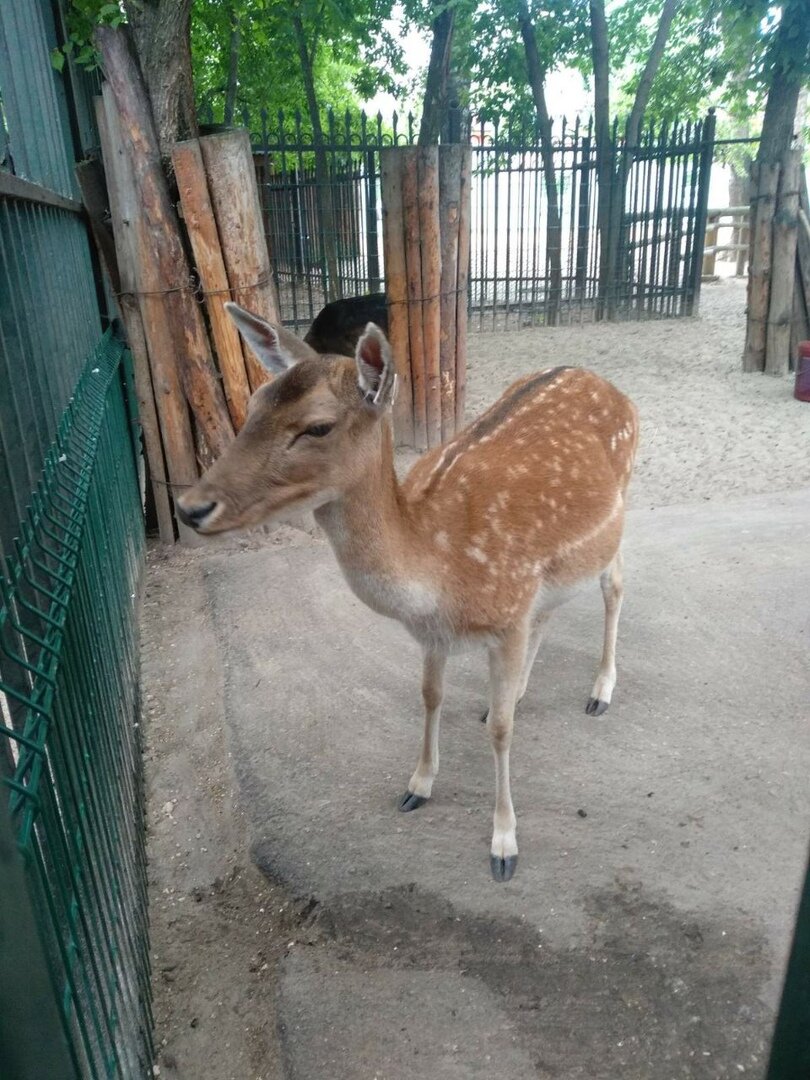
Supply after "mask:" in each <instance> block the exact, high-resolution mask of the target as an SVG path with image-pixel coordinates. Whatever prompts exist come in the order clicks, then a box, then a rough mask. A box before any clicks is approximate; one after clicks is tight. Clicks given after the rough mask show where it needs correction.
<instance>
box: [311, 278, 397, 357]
mask: <svg viewBox="0 0 810 1080" xmlns="http://www.w3.org/2000/svg"><path fill="white" fill-rule="evenodd" d="M370 322H373V323H376V324H377V326H379V327H380V329H381V330H383V331H384V332H385V333H386V334H387V333H388V308H387V307H386V303H385V293H372V294H371V295H370V296H350V297H346V298H345V299H343V300H333V301H332V303H331V304H327V305H326V307H325V308H323V309H322V310H321V311H320V312H318V314H317V316H316V317H315V321H314V322H313V324H312V326H310V328H309V330H307V333H306V335H305V337H304V341H305V342H306V343H307V345H311V346H312V348H313V349H314V350H315V352H319V353H337V354H338V356H354V352H355V349H356V347H357V342H358V341H359V340H360V337H361V336H362V334H363V331H364V330H365V328H366V326H367V325H368V324H369V323H370Z"/></svg>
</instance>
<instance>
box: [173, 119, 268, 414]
mask: <svg viewBox="0 0 810 1080" xmlns="http://www.w3.org/2000/svg"><path fill="white" fill-rule="evenodd" d="M172 164H173V165H174V174H175V177H176V179H177V188H178V191H179V193H180V204H181V206H182V207H183V221H184V223H185V226H186V231H187V233H188V236H189V240H190V241H191V249H192V251H193V252H194V261H195V263H196V264H197V273H198V275H199V278H200V284H201V285H202V289H203V293H204V294H205V306H206V309H207V311H208V319H209V322H210V325H211V336H212V338H213V341H214V347H215V348H216V352H217V359H218V361H219V370H220V371H221V372H222V382H223V386H224V389H225V400H226V402H227V403H228V411H229V413H230V415H231V420H232V421H233V426H234V429H235V430H236V431H239V430H241V428H242V427H243V426H244V423H245V420H246V419H247V405H248V399H249V398H250V384H249V383H248V377H247V371H246V369H245V361H244V357H243V355H242V343H241V339H240V337H239V331H238V330H237V329H236V326H235V325H234V323H233V320H232V319H231V318H230V316H229V315H228V313H227V311H226V310H225V303H226V301H227V300H229V299H230V291H229V285H228V274H227V271H226V269H225V261H224V259H223V257H222V249H221V248H220V243H219V235H218V233H217V225H216V221H215V219H214V211H213V207H212V206H211V198H210V196H209V193H208V181H207V179H206V176H205V166H204V164H203V158H202V151H201V150H200V143H199V140H198V139H189V140H188V141H187V142H181V143H177V144H176V145H175V146H174V147H173V148H172Z"/></svg>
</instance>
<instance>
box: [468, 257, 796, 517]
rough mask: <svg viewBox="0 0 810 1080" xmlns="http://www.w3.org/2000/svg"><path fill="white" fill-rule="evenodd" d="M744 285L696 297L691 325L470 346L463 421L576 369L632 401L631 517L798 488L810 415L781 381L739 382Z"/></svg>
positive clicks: (565, 331) (754, 378)
mask: <svg viewBox="0 0 810 1080" xmlns="http://www.w3.org/2000/svg"><path fill="white" fill-rule="evenodd" d="M744 312H745V283H744V281H742V280H738V279H733V278H732V279H730V280H726V281H719V282H717V283H715V284H710V285H704V287H703V291H702V296H701V314H700V316H699V317H697V318H692V319H670V320H665V321H660V322H643V323H641V322H634V323H610V324H605V323H602V324H598V325H597V324H594V325H590V326H582V327H561V328H559V329H548V330H542V329H539V330H524V331H515V332H513V333H502V334H471V335H470V337H469V362H468V372H469V374H468V399H467V406H468V414H469V416H470V417H471V418H472V417H474V416H475V415H477V414H478V413H479V412H480V411H481V409H482V408H484V406H486V405H488V404H489V403H490V402H491V401H492V400H493V399H494V398H496V397H497V396H498V394H500V393H501V392H502V391H503V390H504V389H505V388H506V387H507V386H508V385H509V383H510V382H512V381H513V380H514V379H515V378H517V377H518V376H520V375H524V374H527V373H529V372H531V371H535V370H538V369H540V368H542V367H544V366H546V365H549V364H573V365H576V366H581V367H588V368H591V369H592V370H594V371H596V372H598V373H599V374H600V375H604V376H605V378H607V379H610V380H611V381H612V382H614V383H615V384H616V386H618V387H619V389H621V390H623V391H625V392H626V393H627V394H629V395H630V397H632V399H633V401H635V403H636V405H637V406H638V408H639V411H640V413H641V424H642V428H641V432H642V434H641V443H640V447H639V455H638V458H637V462H636V471H635V476H634V480H633V484H632V488H631V490H632V493H633V494H632V500H631V505H634V506H647V507H651V506H666V505H670V504H672V503H682V502H696V501H701V500H705V499H723V498H728V497H731V496H735V495H753V494H763V493H765V492H768V491H783V490H785V489H787V488H791V487H797V486H799V485H801V484H806V483H808V482H810V454H808V453H807V448H808V445H810V442H808V439H810V408H808V407H807V405H806V404H805V403H803V402H798V401H796V400H795V399H794V398H793V397H792V390H793V386H792V379H790V380H788V379H779V378H776V379H775V378H770V377H767V376H764V375H744V374H743V373H742V371H741V370H740V358H741V356H742V350H743V342H744V336H745V314H744Z"/></svg>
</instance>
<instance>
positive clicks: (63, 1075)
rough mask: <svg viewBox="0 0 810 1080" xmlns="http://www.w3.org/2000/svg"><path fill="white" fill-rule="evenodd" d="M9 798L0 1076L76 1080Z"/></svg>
mask: <svg viewBox="0 0 810 1080" xmlns="http://www.w3.org/2000/svg"><path fill="white" fill-rule="evenodd" d="M7 794H8V793H7V790H6V789H5V788H3V787H0V1003H2V1005H1V1007H0V1076H2V1077H3V1080H45V1078H46V1077H54V1078H56V1077H59V1078H60V1080H70V1078H71V1077H74V1076H76V1075H77V1073H76V1070H75V1068H74V1065H73V1062H72V1061H71V1056H70V1052H69V1049H68V1043H67V1040H66V1039H65V1034H64V1031H63V1029H62V1024H61V1022H60V1019H59V1013H58V1011H57V1008H56V1000H57V999H56V995H55V993H54V988H53V986H52V985H51V978H50V974H49V971H48V963H47V959H46V957H45V952H44V950H43V948H42V942H41V940H40V936H39V932H38V930H37V926H36V923H35V921H34V912H33V908H32V905H31V897H30V894H29V889H28V881H27V875H26V872H25V865H24V862H23V858H22V856H21V854H20V852H19V851H18V850H17V845H16V844H15V842H14V836H13V833H12V828H11V822H10V820H9V807H8V798H7Z"/></svg>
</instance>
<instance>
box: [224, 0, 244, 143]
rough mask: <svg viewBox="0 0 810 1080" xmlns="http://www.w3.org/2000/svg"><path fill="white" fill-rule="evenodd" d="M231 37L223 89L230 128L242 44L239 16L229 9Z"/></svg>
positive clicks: (225, 117)
mask: <svg viewBox="0 0 810 1080" xmlns="http://www.w3.org/2000/svg"><path fill="white" fill-rule="evenodd" d="M230 14H231V36H230V41H229V47H228V85H227V86H226V88H225V115H224V117H223V119H224V121H225V123H226V124H227V125H228V126H229V127H230V126H231V125H232V124H233V117H234V113H235V112H236V92H237V90H238V88H239V47H240V45H241V42H242V27H241V25H240V23H239V15H238V14H237V12H236V11H235V9H234V8H233V7H232V8H231V12H230Z"/></svg>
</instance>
